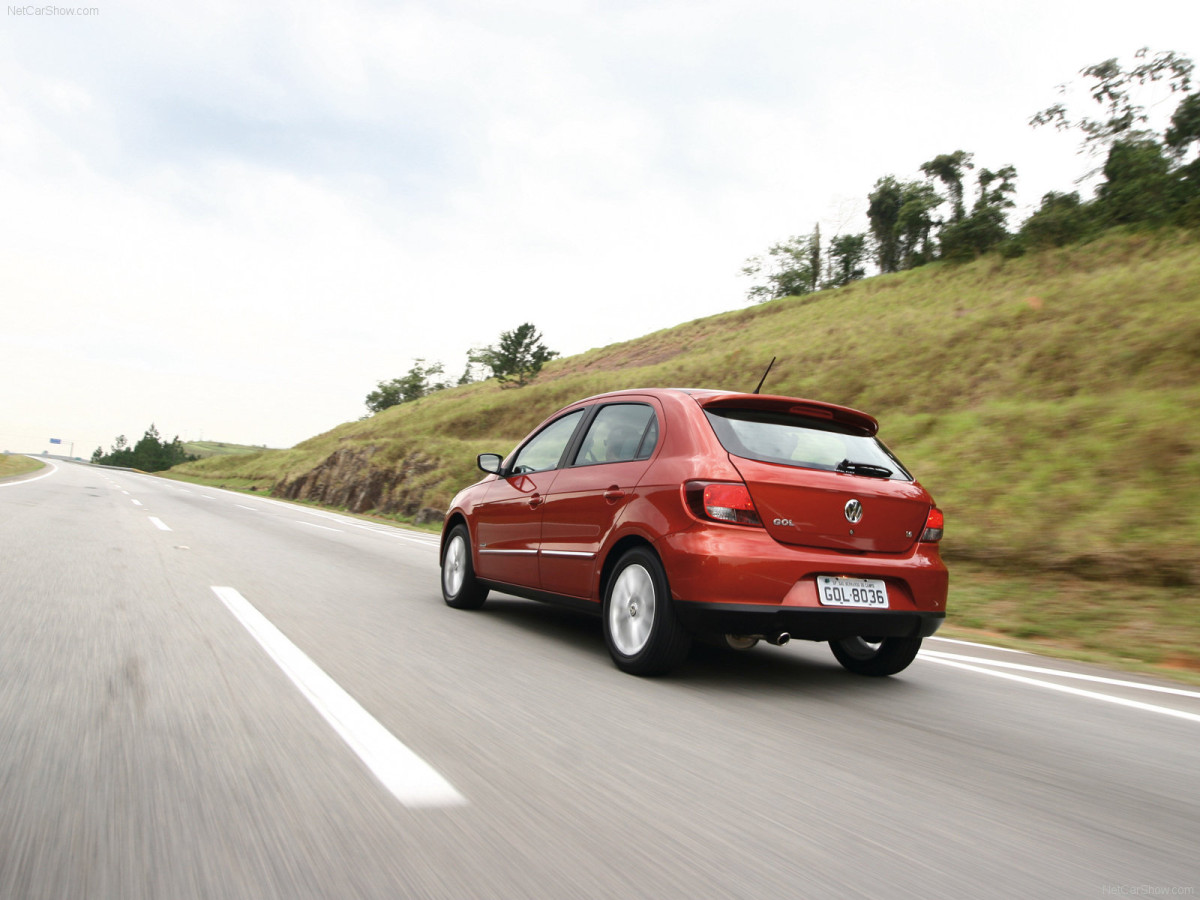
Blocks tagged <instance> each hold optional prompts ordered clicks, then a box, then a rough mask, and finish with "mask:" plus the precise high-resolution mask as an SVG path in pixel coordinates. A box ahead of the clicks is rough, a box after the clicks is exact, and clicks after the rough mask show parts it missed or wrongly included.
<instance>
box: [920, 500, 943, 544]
mask: <svg viewBox="0 0 1200 900" xmlns="http://www.w3.org/2000/svg"><path fill="white" fill-rule="evenodd" d="M944 526H945V517H944V516H943V515H942V511H941V510H940V509H938V508H937V507H936V506H935V507H934V508H933V509H931V510H929V515H928V516H926V517H925V530H924V531H922V532H921V540H923V541H929V542H936V541H940V540H941V539H942V531H943V530H944Z"/></svg>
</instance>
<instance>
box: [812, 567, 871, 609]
mask: <svg viewBox="0 0 1200 900" xmlns="http://www.w3.org/2000/svg"><path fill="white" fill-rule="evenodd" d="M817 595H818V597H819V599H820V601H821V604H822V605H823V606H861V607H866V608H869V609H887V608H888V594H887V585H886V584H885V583H884V582H882V581H875V580H873V579H870V578H835V577H833V576H830V575H819V576H817Z"/></svg>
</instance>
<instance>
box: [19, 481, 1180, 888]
mask: <svg viewBox="0 0 1200 900" xmlns="http://www.w3.org/2000/svg"><path fill="white" fill-rule="evenodd" d="M0 623H2V624H0V898H3V900H9V898H20V900H25V898H29V900H33V898H55V900H60V898H119V900H134V898H163V900H186V898H288V900H302V898H318V897H319V898H399V897H421V898H425V897H428V898H454V900H462V898H535V897H536V898H541V897H545V898H643V897H644V898H662V900H671V898H688V900H704V898H776V897H826V896H829V897H839V898H850V897H864V898H903V897H920V898H937V897H954V898H962V897H1000V896H1005V897H1009V896H1024V897H1106V896H1125V895H1128V896H1135V895H1138V893H1139V892H1140V894H1141V895H1147V894H1149V893H1150V892H1151V891H1153V892H1154V893H1155V894H1156V895H1170V896H1187V895H1195V894H1196V893H1197V892H1200V691H1197V690H1194V689H1188V688H1185V687H1181V686H1179V685H1172V684H1168V683H1165V682H1158V681H1155V680H1153V679H1150V678H1143V677H1139V676H1130V675H1126V674H1119V673H1113V672H1108V671H1104V670H1100V669H1096V668H1094V667H1087V666H1082V665H1075V664H1070V663H1063V662H1057V661H1051V660H1046V659H1042V658H1039V657H1036V656H1031V655H1027V654H1018V653H1012V652H1004V651H998V650H993V649H988V648H983V647H979V646H976V645H967V644H959V643H954V642H948V641H943V640H937V639H933V640H929V641H927V642H926V649H925V651H923V653H922V655H921V657H919V658H918V660H917V661H916V662H915V663H914V664H913V665H912V666H911V667H910V668H909V669H908V670H906V671H905V672H903V673H902V674H900V675H898V676H896V677H893V678H890V679H882V680H875V679H865V678H860V677H855V676H852V675H849V674H848V673H845V672H844V671H843V670H842V669H841V668H840V667H839V666H838V665H837V663H836V662H835V661H834V659H833V657H832V655H831V654H830V653H829V651H828V648H827V647H825V646H823V645H813V644H797V643H793V644H791V645H789V646H787V647H784V648H776V647H769V646H761V647H759V648H756V649H755V650H753V651H751V652H749V653H744V654H731V653H723V652H718V651H715V650H704V649H702V650H701V651H699V652H697V653H695V654H694V658H693V659H692V660H690V661H689V662H688V663H686V664H685V665H684V666H682V667H681V668H680V669H679V670H678V671H677V672H676V673H675V674H674V675H672V676H671V677H670V678H665V679H653V680H644V679H637V678H632V677H630V676H627V675H623V674H621V673H619V672H618V671H617V670H616V669H615V668H614V667H613V666H612V664H611V663H610V661H609V659H608V657H607V654H606V652H605V649H604V644H603V640H602V638H601V634H600V627H599V620H598V619H593V618H589V617H586V616H581V615H577V614H573V613H567V612H563V611H559V610H556V609H554V608H551V607H546V606H542V605H538V604H534V603H530V602H526V601H520V600H516V599H512V598H507V597H503V596H495V595H494V596H493V598H492V599H490V600H489V601H488V604H487V605H486V606H485V607H484V609H483V610H481V611H479V612H474V613H472V612H458V611H454V610H451V609H449V608H447V607H446V606H444V604H443V603H442V602H441V598H440V594H439V591H438V581H437V555H436V545H435V542H434V540H433V539H432V538H431V537H429V536H427V535H420V534H414V533H411V532H406V531H402V530H399V529H392V528H388V527H385V526H381V525H377V524H373V523H367V522H362V521H359V520H355V519H352V518H347V517H342V516H338V515H333V514H329V513H326V512H322V511H319V510H313V509H308V508H302V507H297V506H293V505H288V504H283V503H277V502H274V501H270V500H266V499H258V498H254V497H247V496H245V495H241V494H234V493H229V492H224V491H219V490H213V489H206V488H199V487H192V486H187V485H180V484H176V483H172V482H169V481H165V480H162V479H156V478H152V477H149V476H142V475H137V474H134V473H129V472H120V471H109V470H103V469H96V468H90V467H86V466H82V465H73V464H67V463H56V464H55V468H54V469H53V470H52V471H50V472H48V473H44V475H43V477H39V478H34V479H28V480H25V481H21V482H6V483H3V484H0ZM1081 676H1082V677H1081Z"/></svg>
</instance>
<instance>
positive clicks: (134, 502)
mask: <svg viewBox="0 0 1200 900" xmlns="http://www.w3.org/2000/svg"><path fill="white" fill-rule="evenodd" d="M130 502H131V503H132V504H133V505H134V506H141V505H142V501H141V500H131V501H130Z"/></svg>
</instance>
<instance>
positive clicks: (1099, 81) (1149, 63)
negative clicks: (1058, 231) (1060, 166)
mask: <svg viewBox="0 0 1200 900" xmlns="http://www.w3.org/2000/svg"><path fill="white" fill-rule="evenodd" d="M1134 56H1135V59H1136V60H1137V61H1138V62H1137V64H1136V65H1134V66H1132V67H1130V68H1128V69H1126V68H1125V67H1124V66H1122V65H1121V63H1120V62H1119V61H1118V60H1117V59H1116V57H1114V58H1112V59H1106V60H1104V61H1103V62H1100V63H1097V64H1095V65H1093V66H1088V67H1087V68H1085V69H1082V70H1081V74H1082V75H1084V76H1085V77H1086V78H1088V79H1090V80H1091V85H1090V87H1089V92H1090V94H1091V98H1092V100H1093V101H1094V102H1095V103H1097V104H1099V105H1100V106H1101V108H1102V110H1103V112H1102V113H1101V115H1100V117H1099V118H1091V117H1090V116H1087V115H1081V116H1078V117H1074V118H1073V117H1072V116H1071V114H1070V113H1069V111H1068V109H1067V107H1066V105H1065V104H1063V103H1058V104H1055V105H1054V106H1050V107H1047V108H1046V109H1044V110H1042V111H1041V112H1039V113H1037V114H1036V115H1034V116H1033V118H1032V119H1030V124H1031V125H1033V126H1034V127H1037V126H1040V125H1050V124H1052V125H1054V126H1055V127H1056V128H1058V129H1060V130H1062V129H1071V128H1073V129H1078V130H1079V131H1080V132H1082V133H1083V142H1082V145H1081V147H1080V149H1081V151H1086V152H1088V153H1090V154H1092V155H1098V154H1100V153H1104V156H1105V161H1104V166H1103V169H1102V170H1094V171H1092V172H1089V173H1088V175H1093V174H1095V173H1096V171H1103V173H1104V177H1105V180H1104V182H1103V183H1102V184H1101V185H1100V186H1099V188H1098V189H1097V196H1096V200H1095V202H1094V211H1095V215H1096V218H1097V220H1098V221H1099V222H1101V223H1103V224H1106V225H1134V224H1140V223H1146V224H1150V225H1158V224H1164V223H1167V222H1171V221H1174V222H1178V223H1179V224H1182V225H1192V224H1198V223H1200V159H1195V158H1193V159H1192V160H1191V161H1190V162H1189V161H1188V157H1189V156H1190V155H1191V153H1192V149H1193V147H1194V146H1195V145H1196V144H1197V143H1198V142H1200V94H1197V93H1196V92H1195V91H1194V90H1193V88H1192V72H1193V68H1194V66H1193V64H1192V61H1191V60H1190V59H1188V58H1187V57H1186V56H1182V55H1180V54H1177V53H1175V52H1174V51H1170V50H1168V51H1162V52H1159V53H1155V54H1153V55H1151V54H1150V51H1149V49H1148V48H1145V47H1143V48H1142V49H1141V50H1139V51H1138V52H1137V53H1136V54H1135V55H1134ZM1156 84H1157V85H1160V87H1159V88H1158V92H1159V93H1161V91H1162V87H1163V86H1165V87H1166V88H1167V92H1168V97H1173V96H1175V95H1182V97H1181V99H1180V101H1179V102H1178V103H1177V104H1176V105H1175V109H1174V112H1173V113H1172V115H1171V116H1170V121H1169V122H1168V124H1167V126H1166V127H1165V128H1164V130H1163V132H1162V133H1161V134H1159V133H1157V132H1156V131H1155V130H1154V129H1153V128H1152V127H1150V126H1151V120H1150V114H1149V112H1147V108H1146V106H1144V105H1143V104H1141V103H1139V102H1136V101H1135V89H1138V88H1149V87H1151V86H1152V85H1156ZM1065 89H1066V86H1065V85H1064V86H1063V90H1065ZM1166 99H1167V98H1163V99H1162V100H1160V101H1158V102H1156V103H1154V104H1153V106H1159V105H1161V104H1162V103H1163V102H1165V100H1166Z"/></svg>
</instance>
